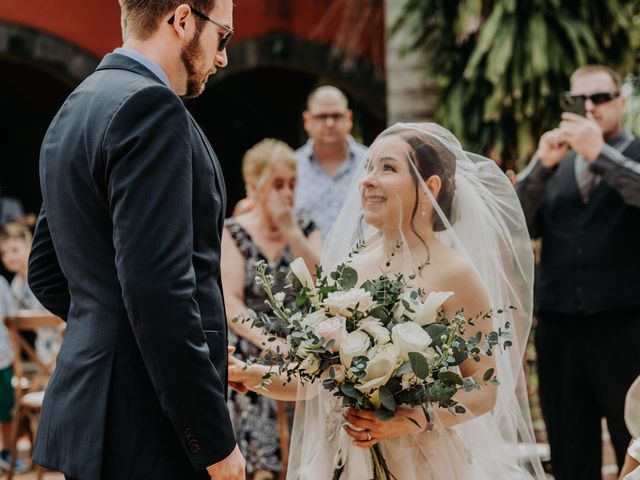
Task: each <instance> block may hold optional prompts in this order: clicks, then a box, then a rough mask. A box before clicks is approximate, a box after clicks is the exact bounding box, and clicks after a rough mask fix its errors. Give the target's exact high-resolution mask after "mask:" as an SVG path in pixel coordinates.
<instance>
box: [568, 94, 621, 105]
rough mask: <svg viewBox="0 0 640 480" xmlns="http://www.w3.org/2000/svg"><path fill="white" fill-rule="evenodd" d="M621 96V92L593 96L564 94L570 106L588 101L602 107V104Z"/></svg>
mask: <svg viewBox="0 0 640 480" xmlns="http://www.w3.org/2000/svg"><path fill="white" fill-rule="evenodd" d="M619 96H620V92H615V93H613V92H598V93H594V94H593V95H572V94H571V92H567V93H565V94H564V100H565V102H566V103H567V104H569V105H571V104H575V103H580V102H582V103H584V102H586V101H587V100H591V102H592V103H593V104H594V105H600V104H602V103H607V102H610V101H611V100H613V99H614V98H618V97H619Z"/></svg>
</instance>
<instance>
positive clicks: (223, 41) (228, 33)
mask: <svg viewBox="0 0 640 480" xmlns="http://www.w3.org/2000/svg"><path fill="white" fill-rule="evenodd" d="M189 8H191V11H192V12H193V14H194V15H195V16H196V17H200V18H202V19H203V20H206V21H207V22H211V23H213V24H214V25H215V26H216V27H219V28H221V29H223V30H224V35H222V36H221V37H220V42H219V43H218V51H219V52H221V51H223V50H224V49H225V48H227V45H228V44H229V40H231V37H232V36H233V28H230V27H227V26H226V25H223V24H221V23H218V22H216V21H215V20H211V19H210V18H209V17H208V16H206V15H205V14H204V13H202V12H200V11H198V10H196V9H195V8H193V7H189ZM175 21H176V16H175V14H174V15H171V18H170V19H169V21H168V22H167V23H168V24H169V25H173V22H175Z"/></svg>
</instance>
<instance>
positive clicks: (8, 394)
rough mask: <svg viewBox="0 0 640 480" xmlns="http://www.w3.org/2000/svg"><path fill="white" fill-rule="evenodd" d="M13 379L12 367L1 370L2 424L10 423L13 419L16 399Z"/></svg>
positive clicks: (0, 400) (0, 415) (0, 416)
mask: <svg viewBox="0 0 640 480" xmlns="http://www.w3.org/2000/svg"><path fill="white" fill-rule="evenodd" d="M11 377H13V369H12V368H11V366H8V367H6V368H3V369H1V370H0V422H8V421H10V420H11V418H12V417H13V406H14V405H15V402H16V397H15V393H14V391H13V386H12V385H11Z"/></svg>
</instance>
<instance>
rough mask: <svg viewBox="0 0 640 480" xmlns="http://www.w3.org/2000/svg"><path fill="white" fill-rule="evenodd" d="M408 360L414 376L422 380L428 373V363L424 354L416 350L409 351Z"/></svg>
mask: <svg viewBox="0 0 640 480" xmlns="http://www.w3.org/2000/svg"><path fill="white" fill-rule="evenodd" d="M409 362H410V363H411V369H412V370H413V373H414V374H415V376H416V377H418V378H420V379H422V380H424V379H425V378H427V376H428V375H429V363H428V362H427V359H426V358H424V355H422V354H421V353H418V352H409Z"/></svg>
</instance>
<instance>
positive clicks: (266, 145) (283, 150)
mask: <svg viewBox="0 0 640 480" xmlns="http://www.w3.org/2000/svg"><path fill="white" fill-rule="evenodd" d="M279 162H282V163H284V164H285V165H287V166H289V167H291V168H293V169H294V170H295V168H296V156H295V153H294V151H293V149H292V148H291V147H290V146H289V145H287V144H286V143H284V142H283V141H281V140H276V139H275V138H265V139H264V140H262V141H260V142H258V143H256V144H255V145H254V146H253V147H251V148H250V149H249V150H247V153H245V154H244V158H243V159H242V178H243V179H244V183H253V184H254V185H255V184H259V183H260V180H261V179H263V178H264V176H265V174H266V173H268V171H269V170H270V169H271V168H272V167H273V166H274V165H275V164H277V163H279Z"/></svg>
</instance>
